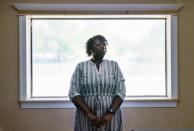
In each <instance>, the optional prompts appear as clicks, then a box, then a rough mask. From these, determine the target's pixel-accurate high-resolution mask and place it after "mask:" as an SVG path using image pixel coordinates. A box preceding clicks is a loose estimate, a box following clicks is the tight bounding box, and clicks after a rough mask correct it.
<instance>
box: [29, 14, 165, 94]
mask: <svg viewBox="0 0 194 131" xmlns="http://www.w3.org/2000/svg"><path fill="white" fill-rule="evenodd" d="M29 21H30V23H31V26H32V27H31V36H32V39H31V42H30V44H31V46H30V47H32V52H31V56H32V57H31V58H32V63H31V64H32V68H31V73H32V81H31V94H32V97H67V95H68V94H67V93H68V90H69V84H70V79H71V75H72V73H73V70H74V69H75V66H76V64H77V63H78V62H79V61H83V60H87V59H89V58H88V57H87V56H86V53H85V52H86V51H85V43H86V41H87V39H89V38H90V37H92V36H94V35H97V34H101V35H103V36H105V37H106V38H107V39H108V43H109V45H108V47H107V49H108V51H107V54H106V56H105V59H110V60H115V61H117V62H118V63H119V65H120V67H121V69H122V72H123V74H124V77H125V80H126V87H127V88H126V89H127V97H131V96H141V97H142V96H145V97H146V96H167V88H168V87H167V86H166V85H167V84H166V82H167V81H166V73H167V72H166V61H167V57H166V55H165V54H166V44H167V43H166V42H167V41H166V31H167V30H166V28H167V26H166V22H167V16H161V15H158V16H133V15H131V16H129V15H128V16H127V15H117V16H106V15H105V16H104V15H101V16H100V15H86V16H76V15H74V16H66V17H63V16H61V17H60V18H59V17H58V18H57V17H56V18H55V17H53V16H44V17H43V16H42V17H41V16H29Z"/></svg>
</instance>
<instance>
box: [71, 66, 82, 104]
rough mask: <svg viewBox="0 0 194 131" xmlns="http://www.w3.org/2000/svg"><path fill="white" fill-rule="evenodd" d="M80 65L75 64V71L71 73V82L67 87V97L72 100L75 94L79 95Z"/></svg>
mask: <svg viewBox="0 0 194 131" xmlns="http://www.w3.org/2000/svg"><path fill="white" fill-rule="evenodd" d="M80 73H81V72H80V65H79V64H78V65H77V66H76V69H75V71H74V72H73V75H72V77H71V82H70V89H69V94H68V96H69V98H70V100H71V101H72V99H73V98H74V97H75V96H78V95H81V94H80V76H81V75H80Z"/></svg>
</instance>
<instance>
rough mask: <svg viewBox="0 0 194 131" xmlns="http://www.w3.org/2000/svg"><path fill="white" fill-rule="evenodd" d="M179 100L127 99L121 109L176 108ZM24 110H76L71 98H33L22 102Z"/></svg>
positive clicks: (164, 98) (162, 98)
mask: <svg viewBox="0 0 194 131" xmlns="http://www.w3.org/2000/svg"><path fill="white" fill-rule="evenodd" d="M177 101H178V99H177V98H168V97H155V98H143V97H142V98H137V97H136V98H135V97H134V98H126V99H125V101H124V102H123V103H122V105H121V108H125V107H176V106H177ZM20 103H21V107H22V108H75V106H74V105H73V103H72V102H70V101H69V98H63V99H48V98H46V99H45V98H41V99H40V98H33V99H27V100H20Z"/></svg>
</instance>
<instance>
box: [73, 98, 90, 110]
mask: <svg viewBox="0 0 194 131" xmlns="http://www.w3.org/2000/svg"><path fill="white" fill-rule="evenodd" d="M72 102H73V103H74V105H75V106H76V107H77V108H79V109H80V110H82V111H83V113H84V114H87V113H92V112H91V110H90V109H89V107H88V106H87V105H86V104H85V102H84V100H83V98H82V96H81V95H78V96H75V97H74V98H73V99H72Z"/></svg>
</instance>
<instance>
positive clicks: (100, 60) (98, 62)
mask: <svg viewBox="0 0 194 131" xmlns="http://www.w3.org/2000/svg"><path fill="white" fill-rule="evenodd" d="M92 61H93V62H94V63H96V64H100V63H101V62H102V61H103V58H96V57H93V58H92Z"/></svg>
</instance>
